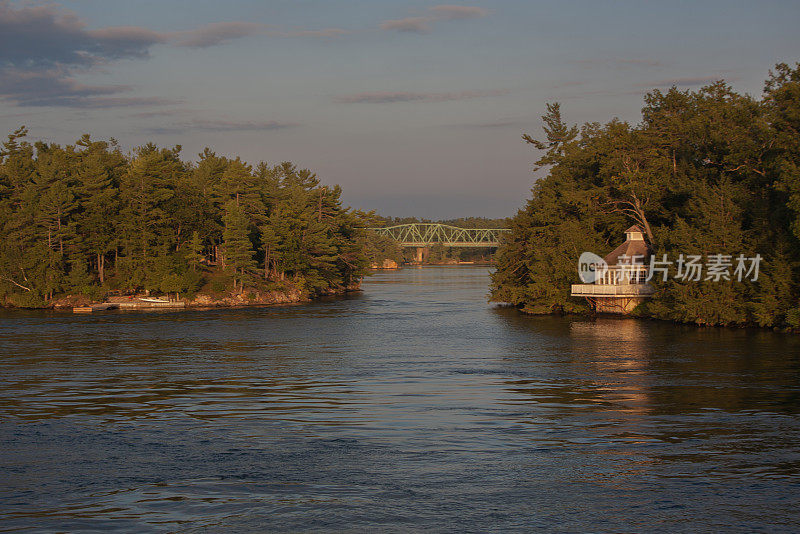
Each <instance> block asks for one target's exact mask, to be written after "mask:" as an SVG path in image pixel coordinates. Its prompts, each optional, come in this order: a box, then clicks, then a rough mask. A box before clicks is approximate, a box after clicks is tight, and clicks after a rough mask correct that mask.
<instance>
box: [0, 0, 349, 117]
mask: <svg viewBox="0 0 800 534" xmlns="http://www.w3.org/2000/svg"><path fill="white" fill-rule="evenodd" d="M345 33H347V32H346V31H345V30H340V29H337V28H326V29H321V30H295V31H284V32H281V31H277V30H270V29H269V28H268V27H267V26H265V25H263V24H257V23H253V22H215V23H212V24H208V25H206V26H202V27H200V28H196V29H192V30H186V31H178V32H157V31H153V30H149V29H147V28H141V27H138V26H118V27H108V28H100V29H88V28H87V25H86V23H85V22H84V21H83V20H81V19H80V18H78V16H77V15H76V14H75V13H73V12H72V11H68V10H66V9H61V8H59V7H58V6H56V5H53V4H46V5H28V4H21V5H12V4H11V2H10V1H9V0H0V98H3V99H5V100H7V101H9V102H12V103H14V104H16V105H19V106H70V107H81V108H89V107H115V106H145V105H162V104H163V103H165V102H174V100H164V99H160V98H156V97H123V96H114V97H113V98H112V97H111V96H109V95H118V94H120V93H124V92H128V91H131V90H132V89H133V88H131V87H128V86H119V85H112V86H96V85H84V84H81V83H79V82H78V81H76V80H75V79H74V78H75V76H76V75H78V74H80V73H83V72H87V71H90V70H92V69H97V68H99V67H101V66H103V65H106V64H108V63H110V62H113V61H118V60H121V59H143V58H148V57H149V56H150V50H151V48H152V47H153V46H155V45H159V44H172V45H175V46H184V47H190V48H207V47H210V46H216V45H222V44H226V43H229V42H231V41H233V40H235V39H241V38H243V37H246V36H248V35H254V34H265V35H273V36H277V37H336V36H339V35H343V34H345Z"/></svg>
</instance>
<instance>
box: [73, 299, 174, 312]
mask: <svg viewBox="0 0 800 534" xmlns="http://www.w3.org/2000/svg"><path fill="white" fill-rule="evenodd" d="M112 299H113V300H111V301H110V302H101V303H99V304H91V305H89V306H75V307H74V308H72V311H73V313H92V312H96V311H106V310H141V309H150V308H185V307H186V301H185V300H171V301H167V300H164V301H159V300H154V299H150V300H141V299H138V298H131V299H126V298H124V297H112Z"/></svg>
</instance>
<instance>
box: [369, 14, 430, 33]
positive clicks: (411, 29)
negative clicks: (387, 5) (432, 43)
mask: <svg viewBox="0 0 800 534" xmlns="http://www.w3.org/2000/svg"><path fill="white" fill-rule="evenodd" d="M432 21H433V18H432V17H408V18H404V19H398V20H385V21H383V22H381V24H380V28H381V29H382V30H394V31H398V32H407V33H428V32H430V31H431V27H430V23H431V22H432Z"/></svg>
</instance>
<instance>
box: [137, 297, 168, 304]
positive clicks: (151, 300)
mask: <svg viewBox="0 0 800 534" xmlns="http://www.w3.org/2000/svg"><path fill="white" fill-rule="evenodd" d="M139 300H141V301H142V302H156V303H158V304H169V301H168V300H164V299H161V298H152V297H142V298H140V299H139Z"/></svg>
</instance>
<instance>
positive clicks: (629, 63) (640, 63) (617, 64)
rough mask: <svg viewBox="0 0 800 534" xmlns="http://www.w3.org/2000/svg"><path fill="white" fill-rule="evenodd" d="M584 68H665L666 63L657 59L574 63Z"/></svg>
mask: <svg viewBox="0 0 800 534" xmlns="http://www.w3.org/2000/svg"><path fill="white" fill-rule="evenodd" d="M572 63H575V64H577V65H581V66H584V67H614V68H621V67H622V68H624V67H663V66H664V63H662V62H661V61H659V60H657V59H647V58H591V59H576V60H574V61H572Z"/></svg>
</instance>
